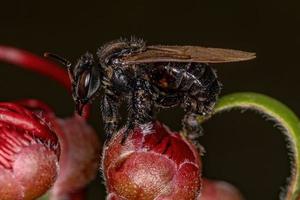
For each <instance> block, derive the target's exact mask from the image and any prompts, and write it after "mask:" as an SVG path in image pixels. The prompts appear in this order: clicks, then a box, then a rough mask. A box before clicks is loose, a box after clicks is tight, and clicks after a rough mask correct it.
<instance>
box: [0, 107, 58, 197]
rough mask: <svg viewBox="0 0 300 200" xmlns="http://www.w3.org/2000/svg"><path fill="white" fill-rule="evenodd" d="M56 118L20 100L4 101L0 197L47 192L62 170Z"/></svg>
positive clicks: (0, 111)
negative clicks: (20, 102) (53, 121)
mask: <svg viewBox="0 0 300 200" xmlns="http://www.w3.org/2000/svg"><path fill="white" fill-rule="evenodd" d="M50 121H52V119H51V118H50V116H49V117H48V116H45V115H44V114H43V113H42V112H40V113H39V114H36V113H34V112H32V111H31V110H28V109H26V108H25V107H22V106H21V105H18V104H16V103H0V197H1V200H12V199H16V200H19V199H20V200H21V199H22V200H23V199H25V200H27V199H28V200H29V199H35V198H37V197H39V196H41V195H42V194H43V193H45V192H46V191H47V190H48V189H49V188H50V187H51V186H52V185H53V183H54V181H55V178H56V176H57V171H58V158H59V143H58V138H57V137H56V134H55V133H54V131H53V128H52V123H50Z"/></svg>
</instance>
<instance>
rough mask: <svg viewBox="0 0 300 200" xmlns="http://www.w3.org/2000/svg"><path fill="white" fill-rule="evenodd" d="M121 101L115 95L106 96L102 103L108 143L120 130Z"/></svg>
mask: <svg viewBox="0 0 300 200" xmlns="http://www.w3.org/2000/svg"><path fill="white" fill-rule="evenodd" d="M119 104H120V101H119V100H118V98H117V97H116V96H114V95H110V94H104V95H103V97H102V102H101V112H102V118H103V123H104V131H105V133H106V137H107V139H106V142H109V140H110V139H111V137H112V136H113V134H114V133H116V132H117V131H118V128H119V121H120V120H119V112H118V111H119V110H118V107H119Z"/></svg>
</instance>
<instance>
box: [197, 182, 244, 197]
mask: <svg viewBox="0 0 300 200" xmlns="http://www.w3.org/2000/svg"><path fill="white" fill-rule="evenodd" d="M198 199H199V200H243V199H244V198H243V197H242V195H241V194H240V192H239V191H238V190H237V189H236V188H235V187H234V186H232V185H230V184H229V183H226V182H224V181H212V180H207V179H203V188H202V192H201V195H200V198H198Z"/></svg>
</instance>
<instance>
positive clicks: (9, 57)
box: [0, 45, 90, 119]
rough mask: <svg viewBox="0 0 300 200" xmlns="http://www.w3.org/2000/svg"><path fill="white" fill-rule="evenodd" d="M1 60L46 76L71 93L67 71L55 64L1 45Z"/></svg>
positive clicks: (84, 114)
mask: <svg viewBox="0 0 300 200" xmlns="http://www.w3.org/2000/svg"><path fill="white" fill-rule="evenodd" d="M0 60H1V61H4V62H7V63H11V64H15V65H17V66H19V67H21V68H24V69H29V70H31V71H34V72H37V73H39V74H42V75H45V76H47V77H49V78H51V79H53V80H55V81H57V82H58V83H60V84H61V85H62V86H63V87H64V88H66V89H67V91H68V92H70V88H71V82H70V79H69V75H68V73H67V71H66V70H65V69H64V68H62V67H60V66H59V65H57V64H55V63H54V62H51V61H48V60H46V59H43V58H41V57H39V56H36V55H34V54H32V53H30V52H27V51H24V50H20V49H17V48H13V47H9V46H1V45H0ZM89 107H90V106H89V105H88V106H86V107H85V108H84V110H83V114H82V117H83V118H84V119H88V118H89V113H90V108H89Z"/></svg>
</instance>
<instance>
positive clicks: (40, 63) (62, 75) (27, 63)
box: [0, 46, 71, 91]
mask: <svg viewBox="0 0 300 200" xmlns="http://www.w3.org/2000/svg"><path fill="white" fill-rule="evenodd" d="M0 60H2V61H5V62H8V63H12V64H15V65H18V66H19V67H22V68H24V69H29V70H32V71H35V72H38V73H40V74H43V75H45V76H48V77H50V78H51V79H53V80H56V81H57V82H59V83H60V84H62V85H63V86H64V87H65V88H66V89H67V90H68V91H69V90H70V88H71V83H70V80H69V77H68V73H67V72H66V70H64V69H63V68H61V67H59V66H58V65H57V64H55V63H52V62H50V61H46V60H45V59H43V58H40V57H38V56H36V55H34V54H32V53H29V52H27V51H24V50H19V49H17V48H13V47H8V46H0Z"/></svg>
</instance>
